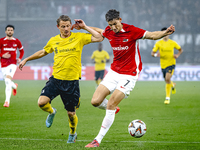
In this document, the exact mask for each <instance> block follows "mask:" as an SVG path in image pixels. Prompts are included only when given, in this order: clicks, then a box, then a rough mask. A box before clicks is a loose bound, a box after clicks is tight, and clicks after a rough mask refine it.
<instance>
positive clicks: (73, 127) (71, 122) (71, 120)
mask: <svg viewBox="0 0 200 150" xmlns="http://www.w3.org/2000/svg"><path fill="white" fill-rule="evenodd" d="M68 121H69V127H70V132H69V133H70V134H75V133H76V127H77V124H78V117H77V115H76V114H75V115H74V116H72V117H69V119H68Z"/></svg>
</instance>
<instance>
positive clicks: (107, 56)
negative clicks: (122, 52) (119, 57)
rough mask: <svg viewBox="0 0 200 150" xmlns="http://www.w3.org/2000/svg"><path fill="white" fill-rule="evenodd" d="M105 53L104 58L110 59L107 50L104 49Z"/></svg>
mask: <svg viewBox="0 0 200 150" xmlns="http://www.w3.org/2000/svg"><path fill="white" fill-rule="evenodd" d="M105 54H106V59H110V56H109V54H108V52H106V51H105Z"/></svg>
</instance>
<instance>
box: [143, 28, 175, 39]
mask: <svg viewBox="0 0 200 150" xmlns="http://www.w3.org/2000/svg"><path fill="white" fill-rule="evenodd" d="M174 32H175V27H174V26H173V25H171V26H170V27H168V28H167V30H164V31H154V32H149V31H147V33H146V35H145V37H144V38H145V39H151V40H158V39H161V38H162V37H164V36H167V35H170V34H172V33H174Z"/></svg>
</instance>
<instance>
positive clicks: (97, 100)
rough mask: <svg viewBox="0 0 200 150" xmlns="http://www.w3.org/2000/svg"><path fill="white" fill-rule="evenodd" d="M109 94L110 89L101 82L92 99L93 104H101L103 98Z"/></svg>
mask: <svg viewBox="0 0 200 150" xmlns="http://www.w3.org/2000/svg"><path fill="white" fill-rule="evenodd" d="M109 94H110V91H109V89H108V88H107V87H106V86H104V85H103V84H99V86H98V87H97V89H96V91H95V92H94V94H93V96H92V100H91V103H92V105H94V106H99V105H100V104H101V103H102V102H103V100H104V99H105V98H106V96H107V95H109Z"/></svg>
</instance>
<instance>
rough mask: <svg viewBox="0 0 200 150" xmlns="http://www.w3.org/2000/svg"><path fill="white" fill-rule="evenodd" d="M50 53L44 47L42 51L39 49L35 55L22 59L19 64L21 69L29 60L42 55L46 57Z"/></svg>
mask: <svg viewBox="0 0 200 150" xmlns="http://www.w3.org/2000/svg"><path fill="white" fill-rule="evenodd" d="M47 54H48V53H47V52H46V51H45V50H44V49H43V50H40V51H37V52H36V53H34V54H33V55H31V56H29V57H27V58H25V59H24V60H22V61H21V62H20V64H19V69H20V70H22V68H23V66H24V65H25V64H26V62H27V61H30V60H34V59H39V58H41V57H44V56H46V55H47Z"/></svg>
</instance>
